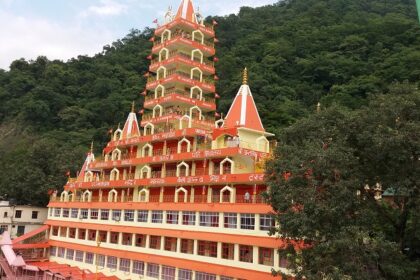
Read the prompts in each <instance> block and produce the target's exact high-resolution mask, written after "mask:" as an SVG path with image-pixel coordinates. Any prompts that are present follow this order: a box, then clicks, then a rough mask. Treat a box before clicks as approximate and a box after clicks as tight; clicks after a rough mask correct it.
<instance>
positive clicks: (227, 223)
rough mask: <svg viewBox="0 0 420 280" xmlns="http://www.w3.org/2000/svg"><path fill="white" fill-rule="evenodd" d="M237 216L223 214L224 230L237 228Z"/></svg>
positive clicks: (234, 214)
mask: <svg viewBox="0 0 420 280" xmlns="http://www.w3.org/2000/svg"><path fill="white" fill-rule="evenodd" d="M237 220H238V214H236V213H224V214H223V226H224V227H225V228H236V227H237Z"/></svg>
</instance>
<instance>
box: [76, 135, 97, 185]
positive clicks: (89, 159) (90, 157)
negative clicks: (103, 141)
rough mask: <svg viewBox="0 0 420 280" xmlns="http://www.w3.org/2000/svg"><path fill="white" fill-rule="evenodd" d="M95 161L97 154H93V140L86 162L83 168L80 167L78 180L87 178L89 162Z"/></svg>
mask: <svg viewBox="0 0 420 280" xmlns="http://www.w3.org/2000/svg"><path fill="white" fill-rule="evenodd" d="M94 161H95V155H94V154H93V142H92V144H91V146H90V151H89V152H88V153H87V155H86V159H85V162H84V163H83V166H82V168H81V169H80V172H79V175H78V176H77V181H83V179H84V178H85V173H86V172H87V171H89V164H90V163H91V162H94Z"/></svg>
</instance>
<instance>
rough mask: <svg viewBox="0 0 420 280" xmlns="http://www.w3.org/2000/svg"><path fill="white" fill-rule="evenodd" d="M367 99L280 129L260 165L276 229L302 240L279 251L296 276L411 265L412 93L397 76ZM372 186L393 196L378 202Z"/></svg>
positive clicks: (409, 275) (416, 181)
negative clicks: (272, 153) (384, 91)
mask: <svg viewBox="0 0 420 280" xmlns="http://www.w3.org/2000/svg"><path fill="white" fill-rule="evenodd" d="M369 101H370V102H369V103H368V105H367V106H366V107H363V108H361V109H358V110H354V111H349V110H347V109H346V108H343V107H339V106H332V107H330V108H328V109H326V110H321V112H319V113H318V114H313V115H311V116H310V117H308V118H305V119H302V120H299V121H298V122H296V123H295V124H293V125H292V126H290V127H289V128H287V129H284V130H283V131H282V134H281V140H282V142H281V143H282V145H281V146H280V147H279V148H278V150H277V154H276V157H275V159H273V160H272V161H271V162H270V163H269V164H268V169H267V172H268V175H269V177H270V179H269V185H270V194H269V198H270V201H271V203H272V206H273V208H274V209H275V210H276V212H277V213H278V215H277V216H276V217H277V219H278V220H279V223H280V225H281V227H280V228H277V229H276V232H277V233H279V234H281V235H283V236H285V237H288V238H292V239H294V238H304V239H305V240H306V242H307V243H308V244H310V246H311V247H310V248H308V249H305V250H303V251H302V252H301V253H300V252H299V250H294V248H293V246H290V247H287V249H286V250H284V251H281V252H282V254H283V256H284V257H288V259H289V261H290V262H291V268H292V269H294V270H295V271H296V272H297V274H298V276H299V277H301V276H303V275H304V276H306V279H347V278H346V277H349V278H348V279H414V278H415V276H414V275H415V273H416V269H417V273H418V268H419V267H420V263H419V262H418V261H417V262H416V259H418V258H419V257H420V227H419V225H418V223H419V221H420V214H419V213H420V176H419V174H420V164H419V161H420V91H418V90H415V89H414V87H413V86H410V85H409V84H408V83H405V84H402V85H399V84H397V85H393V86H392V87H391V93H390V94H388V95H379V96H375V97H374V98H369ZM285 174H287V175H285ZM377 184H379V185H381V186H382V188H383V189H388V191H389V190H392V191H391V194H392V195H393V197H384V198H383V199H379V200H378V198H379V196H378V195H379V194H380V193H381V192H380V191H379V190H378V186H379V185H377ZM375 189H377V190H375ZM375 194H376V197H375ZM273 233H274V232H273ZM290 244H292V242H290ZM344 252H345V253H344ZM404 254H405V255H404ZM410 259H411V260H410ZM416 265H417V267H416ZM300 268H302V269H300ZM417 276H418V275H417ZM299 277H298V279H300V278H299Z"/></svg>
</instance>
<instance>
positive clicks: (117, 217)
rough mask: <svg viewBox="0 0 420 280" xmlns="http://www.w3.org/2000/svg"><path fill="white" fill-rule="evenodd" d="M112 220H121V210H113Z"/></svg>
mask: <svg viewBox="0 0 420 280" xmlns="http://www.w3.org/2000/svg"><path fill="white" fill-rule="evenodd" d="M112 220H113V221H116V222H119V221H121V210H116V209H114V210H112Z"/></svg>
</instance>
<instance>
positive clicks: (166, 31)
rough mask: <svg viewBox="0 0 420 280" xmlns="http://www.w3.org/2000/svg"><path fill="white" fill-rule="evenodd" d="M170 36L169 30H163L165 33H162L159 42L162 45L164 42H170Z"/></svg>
mask: <svg viewBox="0 0 420 280" xmlns="http://www.w3.org/2000/svg"><path fill="white" fill-rule="evenodd" d="M171 35H172V33H171V30H169V29H165V31H163V32H162V38H161V40H160V42H161V43H163V42H165V41H168V40H171Z"/></svg>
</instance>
